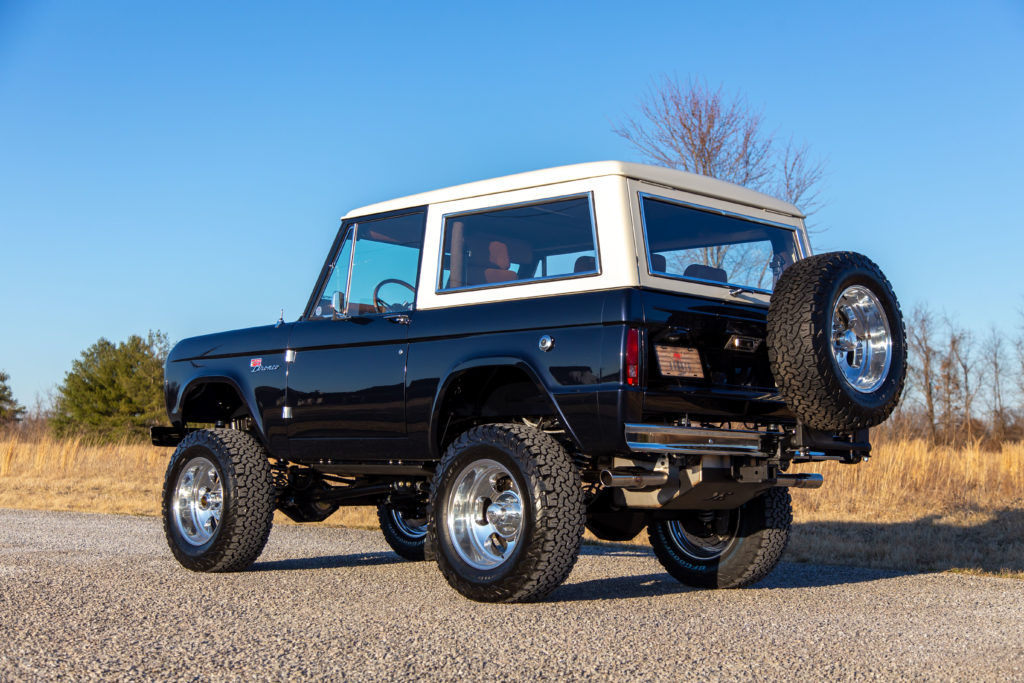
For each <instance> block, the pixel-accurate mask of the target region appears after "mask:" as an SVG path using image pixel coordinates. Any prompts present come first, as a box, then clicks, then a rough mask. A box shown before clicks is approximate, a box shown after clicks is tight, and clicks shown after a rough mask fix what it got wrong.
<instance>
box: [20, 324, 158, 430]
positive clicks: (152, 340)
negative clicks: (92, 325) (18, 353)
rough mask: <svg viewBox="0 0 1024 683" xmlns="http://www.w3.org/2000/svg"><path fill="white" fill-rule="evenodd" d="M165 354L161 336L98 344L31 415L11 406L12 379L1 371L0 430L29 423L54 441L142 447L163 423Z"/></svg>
mask: <svg viewBox="0 0 1024 683" xmlns="http://www.w3.org/2000/svg"><path fill="white" fill-rule="evenodd" d="M169 350H170V345H169V344H168V342H167V335H166V334H164V333H162V332H159V331H157V332H152V331H151V332H149V334H147V335H146V336H145V337H141V336H139V335H132V336H130V337H128V339H127V340H125V341H123V342H119V343H117V344H115V343H113V342H111V341H109V340H107V339H103V338H101V339H99V340H98V341H97V342H96V343H95V344H93V345H92V346H90V347H89V348H87V349H85V350H84V351H82V353H81V356H80V357H79V358H78V359H76V360H75V361H74V362H73V363H72V364H71V370H69V371H68V372H67V373H65V375H64V379H63V381H62V382H61V383H60V385H59V386H58V387H57V388H56V390H55V393H54V396H53V398H52V400H51V401H50V402H49V404H48V405H47V404H43V403H40V404H39V405H38V406H37V407H36V409H35V410H33V411H31V412H30V411H27V410H26V408H25V407H24V406H23V405H21V404H20V403H18V402H17V401H16V400H14V397H13V395H12V394H11V389H10V385H9V384H8V382H9V380H10V375H9V374H8V373H7V372H2V371H0V426H6V427H8V428H9V427H11V426H12V425H16V424H18V423H20V422H22V421H23V420H24V419H25V418H26V417H28V418H29V421H30V422H32V423H33V424H36V425H40V426H43V427H45V428H46V429H48V430H49V431H50V432H52V434H53V435H54V436H56V437H58V438H63V437H69V436H82V437H85V438H90V439H93V440H96V441H100V442H112V441H119V440H122V439H125V440H128V441H138V442H141V441H145V440H147V439H148V438H149V428H150V427H151V426H153V425H160V424H166V422H167V413H166V410H165V408H164V396H163V379H164V361H166V360H167V353H168V351H169Z"/></svg>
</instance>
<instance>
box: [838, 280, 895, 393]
mask: <svg viewBox="0 0 1024 683" xmlns="http://www.w3.org/2000/svg"><path fill="white" fill-rule="evenodd" d="M892 355H893V354H892V332H891V330H890V328H889V319H888V318H887V317H886V315H885V311H884V309H883V308H882V304H881V302H880V301H879V300H878V297H877V296H875V294H874V293H873V292H872V291H871V290H869V289H868V288H867V287H862V286H861V285H853V286H851V287H847V288H846V289H844V290H843V292H842V293H841V294H840V295H839V298H837V299H836V303H835V305H834V306H833V307H832V356H833V357H834V358H835V361H836V365H837V366H838V367H839V371H840V376H841V377H842V378H843V380H844V381H845V382H846V383H847V384H849V385H850V386H851V387H852V388H853V389H854V391H858V392H860V393H862V394H867V393H870V392H872V391H874V390H875V389H877V388H878V387H879V385H881V384H882V382H884V381H885V378H886V377H887V376H888V374H889V367H890V366H891V365H892Z"/></svg>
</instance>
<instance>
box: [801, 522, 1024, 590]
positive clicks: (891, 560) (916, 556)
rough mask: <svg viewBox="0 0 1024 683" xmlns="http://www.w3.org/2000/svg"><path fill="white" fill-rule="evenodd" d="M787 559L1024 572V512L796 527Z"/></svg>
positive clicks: (927, 569)
mask: <svg viewBox="0 0 1024 683" xmlns="http://www.w3.org/2000/svg"><path fill="white" fill-rule="evenodd" d="M785 559H787V560H791V561H797V562H821V563H824V562H828V563H830V564H841V565H854V566H857V565H859V566H872V567H892V568H895V569H902V570H905V571H917V572H934V571H948V570H951V569H971V570H980V571H983V572H991V573H1001V572H1006V573H1018V574H1020V573H1024V509H1021V508H1005V509H1002V510H996V511H979V510H962V511H959V512H958V513H956V514H955V515H953V516H950V517H940V516H938V515H928V516H926V517H922V518H920V519H916V520H913V521H909V522H896V523H888V524H882V523H871V522H804V523H799V524H796V525H794V528H793V534H792V536H791V538H790V544H789V548H788V550H787V553H786V558H785Z"/></svg>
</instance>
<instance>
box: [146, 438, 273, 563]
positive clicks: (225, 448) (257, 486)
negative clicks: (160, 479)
mask: <svg viewBox="0 0 1024 683" xmlns="http://www.w3.org/2000/svg"><path fill="white" fill-rule="evenodd" d="M196 457H204V458H206V459H207V460H209V461H210V462H212V463H213V464H214V466H215V467H216V468H217V470H218V474H219V475H220V480H221V482H222V486H223V491H224V496H223V503H222V514H221V521H220V526H219V527H218V528H217V530H216V531H215V533H214V535H213V537H212V538H211V539H210V540H209V541H207V542H206V543H205V544H203V545H200V546H196V545H192V544H191V543H189V542H188V541H187V540H185V538H184V537H183V536H182V534H181V532H180V531H179V530H178V528H177V526H176V524H175V522H174V518H173V515H174V496H175V486H176V483H177V480H178V475H179V473H180V472H181V471H182V470H183V469H184V468H185V467H186V466H187V464H188V463H189V462H190V461H192V460H193V459H195V458H196ZM274 499H275V489H274V484H273V479H272V477H271V470H270V463H269V461H268V460H267V452H266V450H265V449H264V448H263V446H262V444H260V442H259V441H258V440H257V439H256V438H255V437H253V436H252V435H250V434H247V433H245V432H239V431H236V430H233V429H204V430H199V431H194V432H189V434H188V436H186V437H185V438H184V439H183V440H182V442H181V443H180V444H179V445H178V448H177V449H176V450H175V451H174V455H173V456H171V461H170V463H169V464H168V465H167V474H166V476H165V477H164V492H163V519H164V535H165V536H166V538H167V544H168V545H169V546H170V548H171V552H172V553H173V554H174V557H175V559H177V560H178V562H180V563H181V564H182V566H184V567H185V568H187V569H191V570H192V571H197V572H235V571H242V570H243V569H246V568H247V567H249V566H250V565H251V564H252V563H253V562H255V561H256V558H257V557H259V555H260V553H261V552H262V551H263V546H265V545H266V543H267V537H268V536H269V535H270V527H271V525H272V524H273V521H274Z"/></svg>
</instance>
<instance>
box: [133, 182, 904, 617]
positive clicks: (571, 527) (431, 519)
mask: <svg viewBox="0 0 1024 683" xmlns="http://www.w3.org/2000/svg"><path fill="white" fill-rule="evenodd" d="M905 374H906V343H905V334H904V328H903V322H902V317H901V313H900V309H899V305H898V303H897V300H896V297H895V295H894V294H893V292H892V288H891V287H890V285H889V282H888V281H887V280H886V279H885V276H884V275H883V274H882V273H881V271H880V270H879V269H878V267H877V266H876V265H875V264H874V263H872V262H871V261H870V260H868V259H867V258H866V257H864V256H861V255H859V254H855V253H852V252H835V253H827V254H819V255H814V256H812V255H811V250H810V244H809V242H808V240H807V234H806V231H805V229H804V225H803V217H802V215H801V213H800V211H799V210H798V209H797V208H796V207H794V206H792V205H791V204H788V203H785V202H782V201H779V200H777V199H773V198H771V197H768V196H765V195H762V194H759V193H757V192H753V191H750V190H747V189H744V188H741V187H737V186H734V185H731V184H728V183H724V182H719V181H716V180H712V179H709V178H705V177H701V176H695V175H691V174H688V173H683V172H681V171H674V170H669V169H664V168H656V167H652V166H643V165H637V164H627V163H619V162H600V163H591V164H581V165H577V166H567V167H562V168H553V169H547V170H541V171H534V172H530V173H523V174H519V175H514V176H508V177H505V178H497V179H494V180H487V181H482V182H476V183H470V184H467V185H460V186H457V187H451V188H447V189H443V190H437V191H434V192H427V193H424V194H419V195H413V196H411V197H405V198H403V199H396V200H393V201H388V202H384V203H381V204H375V205H373V206H368V207H364V208H362V209H357V210H355V211H352V212H351V213H350V214H348V215H347V216H346V217H345V218H344V219H343V220H342V223H341V228H340V230H339V231H338V234H337V238H336V239H335V241H334V244H333V246H332V247H331V250H330V253H329V254H328V255H327V260H326V262H325V263H324V266H323V269H322V270H321V272H320V275H319V277H318V278H317V280H316V283H315V286H314V288H313V293H312V296H311V297H310V299H309V303H308V304H307V305H306V308H305V311H304V312H303V314H302V316H301V317H300V318H299V319H298V320H297V321H295V322H291V323H284V322H279V323H278V324H276V325H269V326H265V327H255V328H251V329H246V330H237V331H233V332H223V333H219V334H211V335H207V336H202V337H195V338H192V339H186V340H184V341H182V342H180V343H179V344H178V345H177V346H175V347H174V349H173V351H172V352H171V354H170V356H169V358H168V360H167V365H166V369H165V377H166V382H165V388H166V399H167V411H168V416H169V417H170V422H171V426H170V427H160V428H154V429H153V442H154V443H156V444H158V445H163V446H175V447H176V450H175V452H174V455H173V457H172V458H171V461H170V464H169V466H168V469H167V477H166V482H165V485H164V494H163V517H164V527H165V530H166V534H167V540H168V543H169V545H170V548H171V551H172V552H173V553H174V556H175V557H176V558H177V559H178V561H179V562H180V563H181V564H182V565H184V566H185V567H187V568H189V569H192V570H196V571H204V572H222V571H237V570H242V569H245V568H246V567H248V566H249V565H250V564H252V563H253V562H254V561H255V560H256V558H257V557H258V556H259V554H260V552H261V550H262V549H263V546H264V544H265V543H266V540H267V537H268V535H269V533H270V527H271V523H272V519H273V514H274V511H275V510H281V511H282V512H283V513H284V514H286V515H288V516H289V517H290V518H291V519H293V520H296V521H299V522H318V521H322V520H324V519H325V518H327V517H328V516H329V515H331V514H332V513H333V512H334V511H335V510H337V509H338V507H339V506H342V505H373V506H376V507H377V510H378V513H379V518H380V524H381V529H382V530H383V533H384V537H385V538H386V539H387V541H388V543H389V544H390V545H391V547H392V548H393V549H394V550H395V552H397V553H398V554H399V555H401V556H402V557H404V558H407V559H410V560H423V559H431V560H434V561H436V562H437V564H438V566H439V567H440V569H441V571H442V573H443V574H444V576H445V578H446V579H447V581H448V582H449V583H450V584H451V585H452V586H453V587H454V588H455V589H456V590H458V591H459V592H460V593H462V594H463V595H465V596H467V597H469V598H472V599H474V600H484V601H504V602H517V601H528V600H536V599H539V598H542V597H543V596H545V595H546V594H548V593H549V592H550V591H551V590H553V589H554V588H555V587H557V586H558V585H559V584H560V583H561V582H562V581H563V580H564V579H565V578H566V576H568V574H569V572H570V570H571V569H572V567H573V564H574V563H575V561H576V557H577V554H578V551H579V546H580V542H581V539H582V536H583V531H584V528H587V529H590V531H591V532H592V533H593V534H594V535H595V536H597V537H598V538H601V539H608V540H617V541H623V540H629V539H632V538H634V537H636V536H637V535H638V534H639V533H640V532H641V531H642V530H643V529H644V528H645V527H646V529H647V533H648V536H649V539H650V542H651V545H652V546H653V548H654V550H655V552H656V554H657V556H658V558H659V560H660V561H661V562H662V564H663V565H664V566H665V568H666V570H667V571H668V572H669V573H670V574H671V575H672V576H674V577H676V578H677V579H678V580H680V581H682V582H683V583H686V584H689V585H693V586H704V587H719V588H734V587H740V586H745V585H748V584H751V583H753V582H755V581H758V580H759V579H761V578H763V577H764V576H765V575H767V574H768V573H769V572H770V571H771V570H772V569H773V568H774V566H775V565H776V563H777V562H778V561H779V558H780V556H781V554H782V552H783V549H784V548H785V545H786V542H787V539H788V537H789V531H790V524H791V520H792V507H791V503H790V494H789V487H803V488H817V487H819V486H820V485H821V483H822V478H821V476H820V475H817V474H809V473H800V474H796V473H792V472H790V471H789V470H790V469H791V467H790V466H791V465H792V464H793V463H799V462H808V461H823V460H836V461H840V462H844V463H856V462H859V461H861V460H862V459H864V458H865V457H867V455H868V454H869V452H870V450H871V446H870V444H869V442H868V428H869V427H872V426H874V425H877V424H879V423H880V422H882V421H883V420H885V419H886V418H887V417H888V416H889V414H890V412H891V411H892V409H893V407H894V406H895V405H896V403H897V401H898V400H899V397H900V393H901V391H902V388H903V382H904V377H905Z"/></svg>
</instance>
